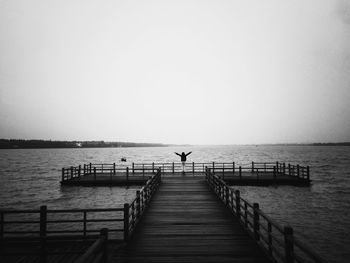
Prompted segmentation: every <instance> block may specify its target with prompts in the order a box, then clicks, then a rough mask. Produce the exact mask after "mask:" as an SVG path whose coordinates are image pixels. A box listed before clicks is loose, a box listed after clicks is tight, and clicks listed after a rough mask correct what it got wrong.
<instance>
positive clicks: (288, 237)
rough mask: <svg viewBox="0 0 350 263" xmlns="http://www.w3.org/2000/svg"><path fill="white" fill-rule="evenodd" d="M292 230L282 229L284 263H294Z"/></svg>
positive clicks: (286, 227)
mask: <svg viewBox="0 0 350 263" xmlns="http://www.w3.org/2000/svg"><path fill="white" fill-rule="evenodd" d="M293 243H294V242H293V228H291V227H290V226H285V227H284V251H285V258H286V263H293V262H294V245H293Z"/></svg>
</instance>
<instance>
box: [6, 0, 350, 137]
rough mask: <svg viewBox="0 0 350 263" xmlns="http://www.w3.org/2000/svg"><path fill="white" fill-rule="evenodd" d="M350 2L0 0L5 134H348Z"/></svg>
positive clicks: (280, 0)
mask: <svg viewBox="0 0 350 263" xmlns="http://www.w3.org/2000/svg"><path fill="white" fill-rule="evenodd" d="M349 101H350V2H349V1H346V0H312V1H311V0H307V1H305V0H296V1H288V0H283V1H282V0H267V1H258V0H257V1H201V0H198V1H86V0H76V1H47V0H45V1H44V0H41V1H40V0H36V1H34V0H33V1H4V0H0V138H28V139H30V138H41V139H58V140H106V141H139V142H164V143H193V144H197V143H198V144H232V143H233V144H234V143H238V144H239V143H278V142H316V141H321V142H329V141H330V142H335V141H350V117H349V116H350V107H349V106H348V105H349Z"/></svg>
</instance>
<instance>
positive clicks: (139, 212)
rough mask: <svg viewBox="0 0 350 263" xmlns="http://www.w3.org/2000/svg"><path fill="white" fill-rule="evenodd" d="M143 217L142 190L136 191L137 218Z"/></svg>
mask: <svg viewBox="0 0 350 263" xmlns="http://www.w3.org/2000/svg"><path fill="white" fill-rule="evenodd" d="M140 217H141V202H140V190H137V191H136V219H138V218H140Z"/></svg>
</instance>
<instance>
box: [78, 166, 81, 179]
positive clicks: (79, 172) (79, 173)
mask: <svg viewBox="0 0 350 263" xmlns="http://www.w3.org/2000/svg"><path fill="white" fill-rule="evenodd" d="M80 175H81V165H80V164H79V170H78V177H79V178H80Z"/></svg>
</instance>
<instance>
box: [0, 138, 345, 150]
mask: <svg viewBox="0 0 350 263" xmlns="http://www.w3.org/2000/svg"><path fill="white" fill-rule="evenodd" d="M170 146H195V145H189V144H185V145H184V144H181V145H180V144H163V143H136V142H105V141H52V140H22V139H0V149H57V148H58V149H60V148H62V149H70V148H131V147H170ZM197 146H200V145H197ZM203 146H205V145H203ZM207 146H214V145H207ZM218 146H219V145H218ZM221 146H224V145H221ZM225 146H257V147H258V146H350V142H336V143H275V144H273V143H270V144H228V145H225Z"/></svg>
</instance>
